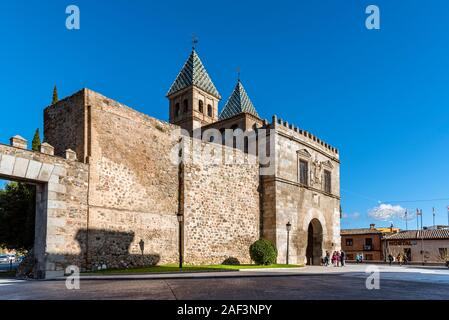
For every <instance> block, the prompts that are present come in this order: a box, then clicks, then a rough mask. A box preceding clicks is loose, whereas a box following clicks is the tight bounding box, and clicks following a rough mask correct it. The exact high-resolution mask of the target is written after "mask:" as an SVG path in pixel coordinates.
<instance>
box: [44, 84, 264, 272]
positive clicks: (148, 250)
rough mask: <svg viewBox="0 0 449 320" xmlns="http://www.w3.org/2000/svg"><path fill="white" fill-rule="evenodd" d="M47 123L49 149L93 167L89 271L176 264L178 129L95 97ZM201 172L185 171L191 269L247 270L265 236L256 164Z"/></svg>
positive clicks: (52, 110) (199, 168) (54, 111)
mask: <svg viewBox="0 0 449 320" xmlns="http://www.w3.org/2000/svg"><path fill="white" fill-rule="evenodd" d="M62 108H65V109H66V110H64V111H62V110H59V109H62ZM79 116H81V117H82V118H83V119H82V120H80V119H78V117H79ZM44 118H45V119H46V123H45V139H46V141H48V142H50V144H51V143H55V144H58V145H59V146H60V147H59V150H63V149H64V148H67V147H71V148H73V149H76V150H78V151H79V152H80V153H81V154H83V155H84V158H85V161H86V163H88V164H89V168H90V170H89V196H88V203H89V210H88V211H89V214H88V222H87V224H88V234H89V236H88V238H89V242H88V257H89V258H88V261H89V265H88V266H87V267H89V268H90V267H92V266H93V265H95V264H102V263H105V264H106V265H107V266H108V267H123V266H133V265H147V264H154V263H173V262H177V260H178V221H177V218H176V214H177V212H178V199H179V198H178V197H179V181H180V176H179V172H178V166H177V165H175V164H173V163H172V162H171V160H170V154H171V152H172V149H173V148H174V147H175V145H176V144H177V143H178V140H179V138H180V134H179V133H177V131H178V128H179V127H178V126H175V125H170V124H168V123H165V122H162V121H159V120H157V119H154V118H151V117H148V116H146V115H143V114H141V113H139V112H137V111H135V110H132V109H130V108H128V107H126V106H124V105H122V104H119V103H118V102H115V101H113V100H111V99H108V98H106V97H104V96H102V95H100V94H98V93H95V92H93V91H91V90H88V89H84V90H82V91H80V92H78V93H76V94H75V95H73V96H71V97H69V98H67V99H64V100H62V101H60V102H58V103H57V104H55V105H53V106H50V107H48V108H47V109H46V110H45V117H44ZM75 119H76V120H75ZM55 123H56V124H55ZM80 133H82V137H79V134H80ZM235 152H238V153H239V151H235ZM202 163H203V161H202V160H201V159H199V162H198V163H195V164H186V165H185V167H184V177H185V179H184V180H182V181H185V183H184V185H183V189H182V190H183V198H184V202H185V205H184V208H183V210H184V215H185V230H184V232H185V237H184V239H185V252H186V255H185V256H186V262H188V263H202V262H206V261H207V262H209V263H210V262H212V261H213V262H214V263H221V262H222V261H223V260H224V259H226V258H227V257H235V258H237V259H239V260H241V261H246V262H248V261H249V255H248V249H247V248H248V246H249V244H250V243H251V242H253V241H255V240H256V239H258V237H259V228H258V224H257V222H258V220H259V202H258V199H259V197H258V192H257V187H258V165H257V163H256V164H253V165H248V166H243V167H242V166H239V165H234V166H233V165H229V164H214V165H207V166H204V165H202ZM230 230H232V232H230ZM142 244H143V246H142ZM242 244H243V246H242ZM142 247H143V248H142ZM142 249H143V250H142Z"/></svg>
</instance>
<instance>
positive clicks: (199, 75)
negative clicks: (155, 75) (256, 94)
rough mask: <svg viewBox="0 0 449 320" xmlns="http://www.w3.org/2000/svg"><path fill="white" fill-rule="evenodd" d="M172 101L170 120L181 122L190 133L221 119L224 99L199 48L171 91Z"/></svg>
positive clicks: (169, 92) (193, 53)
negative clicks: (220, 103)
mask: <svg viewBox="0 0 449 320" xmlns="http://www.w3.org/2000/svg"><path fill="white" fill-rule="evenodd" d="M167 98H168V99H169V101H170V115H169V118H170V123H173V124H176V125H179V126H180V127H181V128H183V129H185V130H187V131H188V132H189V133H190V134H191V133H192V132H193V131H194V130H195V129H199V128H201V127H203V126H205V125H208V124H211V123H214V122H216V121H218V102H219V101H220V99H221V96H220V94H219V93H218V90H217V89H216V88H215V85H214V83H213V82H212V80H211V78H210V76H209V74H208V73H207V71H206V68H205V67H204V65H203V63H202V62H201V59H200V57H199V56H198V54H197V52H196V51H195V49H194V48H193V49H192V52H191V54H190V56H189V58H188V59H187V61H186V62H185V64H184V66H183V67H182V69H181V71H180V72H179V74H178V76H177V77H176V79H175V81H174V82H173V84H172V85H171V87H170V90H169V91H168V93H167Z"/></svg>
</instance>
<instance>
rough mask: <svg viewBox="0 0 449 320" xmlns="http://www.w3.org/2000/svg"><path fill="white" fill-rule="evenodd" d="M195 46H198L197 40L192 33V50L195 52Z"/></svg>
mask: <svg viewBox="0 0 449 320" xmlns="http://www.w3.org/2000/svg"><path fill="white" fill-rule="evenodd" d="M196 44H198V38H197V36H196V35H195V34H194V33H192V50H195V45H196Z"/></svg>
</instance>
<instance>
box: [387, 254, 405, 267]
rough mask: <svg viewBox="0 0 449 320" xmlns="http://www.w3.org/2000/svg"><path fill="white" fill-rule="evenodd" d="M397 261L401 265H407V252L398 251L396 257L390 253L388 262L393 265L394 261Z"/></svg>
mask: <svg viewBox="0 0 449 320" xmlns="http://www.w3.org/2000/svg"><path fill="white" fill-rule="evenodd" d="M395 261H396V262H397V263H398V264H399V265H400V266H402V265H405V264H407V263H408V261H409V260H408V257H407V255H406V254H400V253H398V255H397V256H396V257H394V256H393V255H392V254H391V253H390V254H389V255H388V262H389V264H390V266H391V265H392V263H393V262H395Z"/></svg>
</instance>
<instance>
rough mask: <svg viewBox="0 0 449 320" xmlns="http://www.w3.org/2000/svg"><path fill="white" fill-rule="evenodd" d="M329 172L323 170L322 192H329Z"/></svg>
mask: <svg viewBox="0 0 449 320" xmlns="http://www.w3.org/2000/svg"><path fill="white" fill-rule="evenodd" d="M331 191H332V188H331V172H330V171H329V170H324V192H327V193H331Z"/></svg>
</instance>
